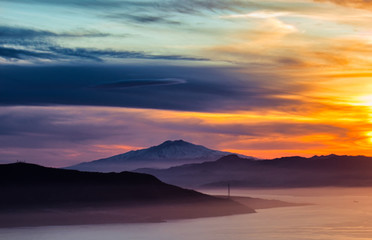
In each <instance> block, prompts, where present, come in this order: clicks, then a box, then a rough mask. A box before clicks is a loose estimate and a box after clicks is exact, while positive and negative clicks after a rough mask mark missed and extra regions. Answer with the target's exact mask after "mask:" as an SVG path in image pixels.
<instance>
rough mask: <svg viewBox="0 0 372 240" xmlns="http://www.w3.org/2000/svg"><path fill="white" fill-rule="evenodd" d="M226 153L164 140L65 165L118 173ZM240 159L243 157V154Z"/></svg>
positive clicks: (206, 158)
mask: <svg viewBox="0 0 372 240" xmlns="http://www.w3.org/2000/svg"><path fill="white" fill-rule="evenodd" d="M229 154H231V153H230V152H223V151H218V150H212V149H209V148H206V147H204V146H201V145H195V144H192V143H189V142H186V141H183V140H175V141H171V140H168V141H165V142H163V143H162V144H160V145H157V146H153V147H150V148H145V149H140V150H135V151H129V152H127V153H123V154H119V155H115V156H112V157H108V158H103V159H99V160H95V161H91V162H83V163H80V164H77V165H73V166H69V167H67V168H66V169H75V170H80V171H99V172H120V171H124V170H127V171H128V170H134V169H137V168H165V167H172V166H177V165H182V164H187V163H201V162H208V161H215V160H217V159H219V158H220V157H223V156H226V155H229ZM240 156H242V157H247V156H244V155H240ZM247 158H248V157H247Z"/></svg>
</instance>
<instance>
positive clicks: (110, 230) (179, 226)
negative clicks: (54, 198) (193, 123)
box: [0, 189, 372, 240]
mask: <svg viewBox="0 0 372 240" xmlns="http://www.w3.org/2000/svg"><path fill="white" fill-rule="evenodd" d="M213 193H219V194H221V192H213ZM235 194H236V195H240V196H244V195H245V196H254V197H265V198H272V199H281V200H287V201H294V202H310V203H315V204H316V205H311V206H302V207H286V208H276V209H266V210H258V213H256V214H245V215H235V216H227V217H216V218H202V219H189V220H177V221H170V222H166V223H149V224H108V225H86V226H54V227H36V228H13V229H0V239H4V240H75V239H76V240H124V239H125V240H126V239H128V240H147V239H151V240H157V239H159V240H174V239H178V240H190V239H196V240H199V239H200V240H209V239H210V240H212V239H213V240H245V239H249V240H270V239H275V240H310V239H311V240H367V239H368V240H370V239H372V189H362V190H360V189H359V190H358V189H353V190H350V189H349V190H347V191H345V190H341V189H306V190H303V189H297V190H265V191H263V190H240V191H237V190H236V191H235Z"/></svg>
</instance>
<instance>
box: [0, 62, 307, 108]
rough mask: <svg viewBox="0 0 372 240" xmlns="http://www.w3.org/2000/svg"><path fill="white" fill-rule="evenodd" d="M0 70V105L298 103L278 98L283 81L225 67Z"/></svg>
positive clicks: (245, 105) (236, 105)
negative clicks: (274, 83) (276, 84)
mask: <svg viewBox="0 0 372 240" xmlns="http://www.w3.org/2000/svg"><path fill="white" fill-rule="evenodd" d="M0 71H1V74H2V77H1V79H0V84H1V88H0V104H2V105H50V104H65V105H88V106H118V107H134V108H154V109H173V110H189V111H207V112H208V111H212V112H213V111H238V110H249V109H257V108H277V107H280V106H286V105H293V104H294V105H296V104H299V100H297V99H286V98H282V97H280V96H279V95H280V94H282V92H281V91H282V90H283V89H284V88H286V87H289V85H287V84H286V83H285V80H284V79H283V80H280V79H279V78H278V77H277V76H275V77H274V76H270V75H268V74H265V75H255V74H246V73H240V72H239V71H237V70H236V69H228V68H225V69H223V68H216V67H176V66H166V65H165V66H161V65H157V66H149V65H142V66H131V65H127V66H120V65H117V66H115V65H107V64H103V65H85V66H82V65H77V66H68V65H67V66H1V67H0ZM274 78H275V81H276V82H277V83H279V82H281V83H280V84H278V86H280V87H279V88H278V89H275V88H274V85H273V84H271V87H270V88H267V87H266V85H268V84H270V83H269V82H272V79H274ZM131 86H132V87H131ZM133 86H136V87H133ZM301 88H302V87H301V86H297V88H296V90H295V91H302V89H301ZM288 89H289V88H288ZM288 89H287V91H288ZM293 90H294V89H293Z"/></svg>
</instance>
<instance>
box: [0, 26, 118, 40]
mask: <svg viewBox="0 0 372 240" xmlns="http://www.w3.org/2000/svg"><path fill="white" fill-rule="evenodd" d="M108 36H111V35H110V34H108V33H100V32H92V31H82V32H62V33H56V32H51V31H46V30H38V29H31V28H22V27H14V26H12V27H10V26H0V42H2V41H5V40H6V39H8V40H9V39H20V40H22V39H30V38H32V39H33V38H46V37H69V38H72V37H73V38H75V37H108Z"/></svg>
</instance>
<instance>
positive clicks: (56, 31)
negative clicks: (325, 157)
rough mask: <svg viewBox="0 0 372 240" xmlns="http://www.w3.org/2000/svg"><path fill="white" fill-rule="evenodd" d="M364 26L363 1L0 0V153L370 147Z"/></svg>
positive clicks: (57, 159)
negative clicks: (180, 144)
mask: <svg viewBox="0 0 372 240" xmlns="http://www.w3.org/2000/svg"><path fill="white" fill-rule="evenodd" d="M371 23H372V3H371V2H370V1H369V0H329V1H328V0H315V1H311V0H292V1H291V0H275V1H266V0H260V1H258V0H257V1H244V0H215V1H209V0H187V1H181V0H179V1H176V0H158V1H151V0H135V1H134V0H133V1H126V0H64V1H59V0H1V1H0V163H8V162H14V161H16V160H21V161H26V162H32V163H39V164H43V165H46V166H55V167H60V166H67V165H72V164H75V163H79V162H82V161H91V160H95V159H98V158H102V157H108V156H111V155H115V154H119V153H123V152H126V151H129V150H133V149H139V148H144V147H149V146H153V145H157V144H160V143H161V142H163V141H165V140H168V139H171V140H174V139H183V140H185V141H189V142H192V143H195V144H200V145H204V146H206V147H209V148H212V149H218V150H225V151H232V152H237V153H242V154H245V155H249V156H254V157H258V158H274V157H281V156H292V155H300V156H312V155H321V154H331V153H334V154H348V155H367V156H372V24H371Z"/></svg>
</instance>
